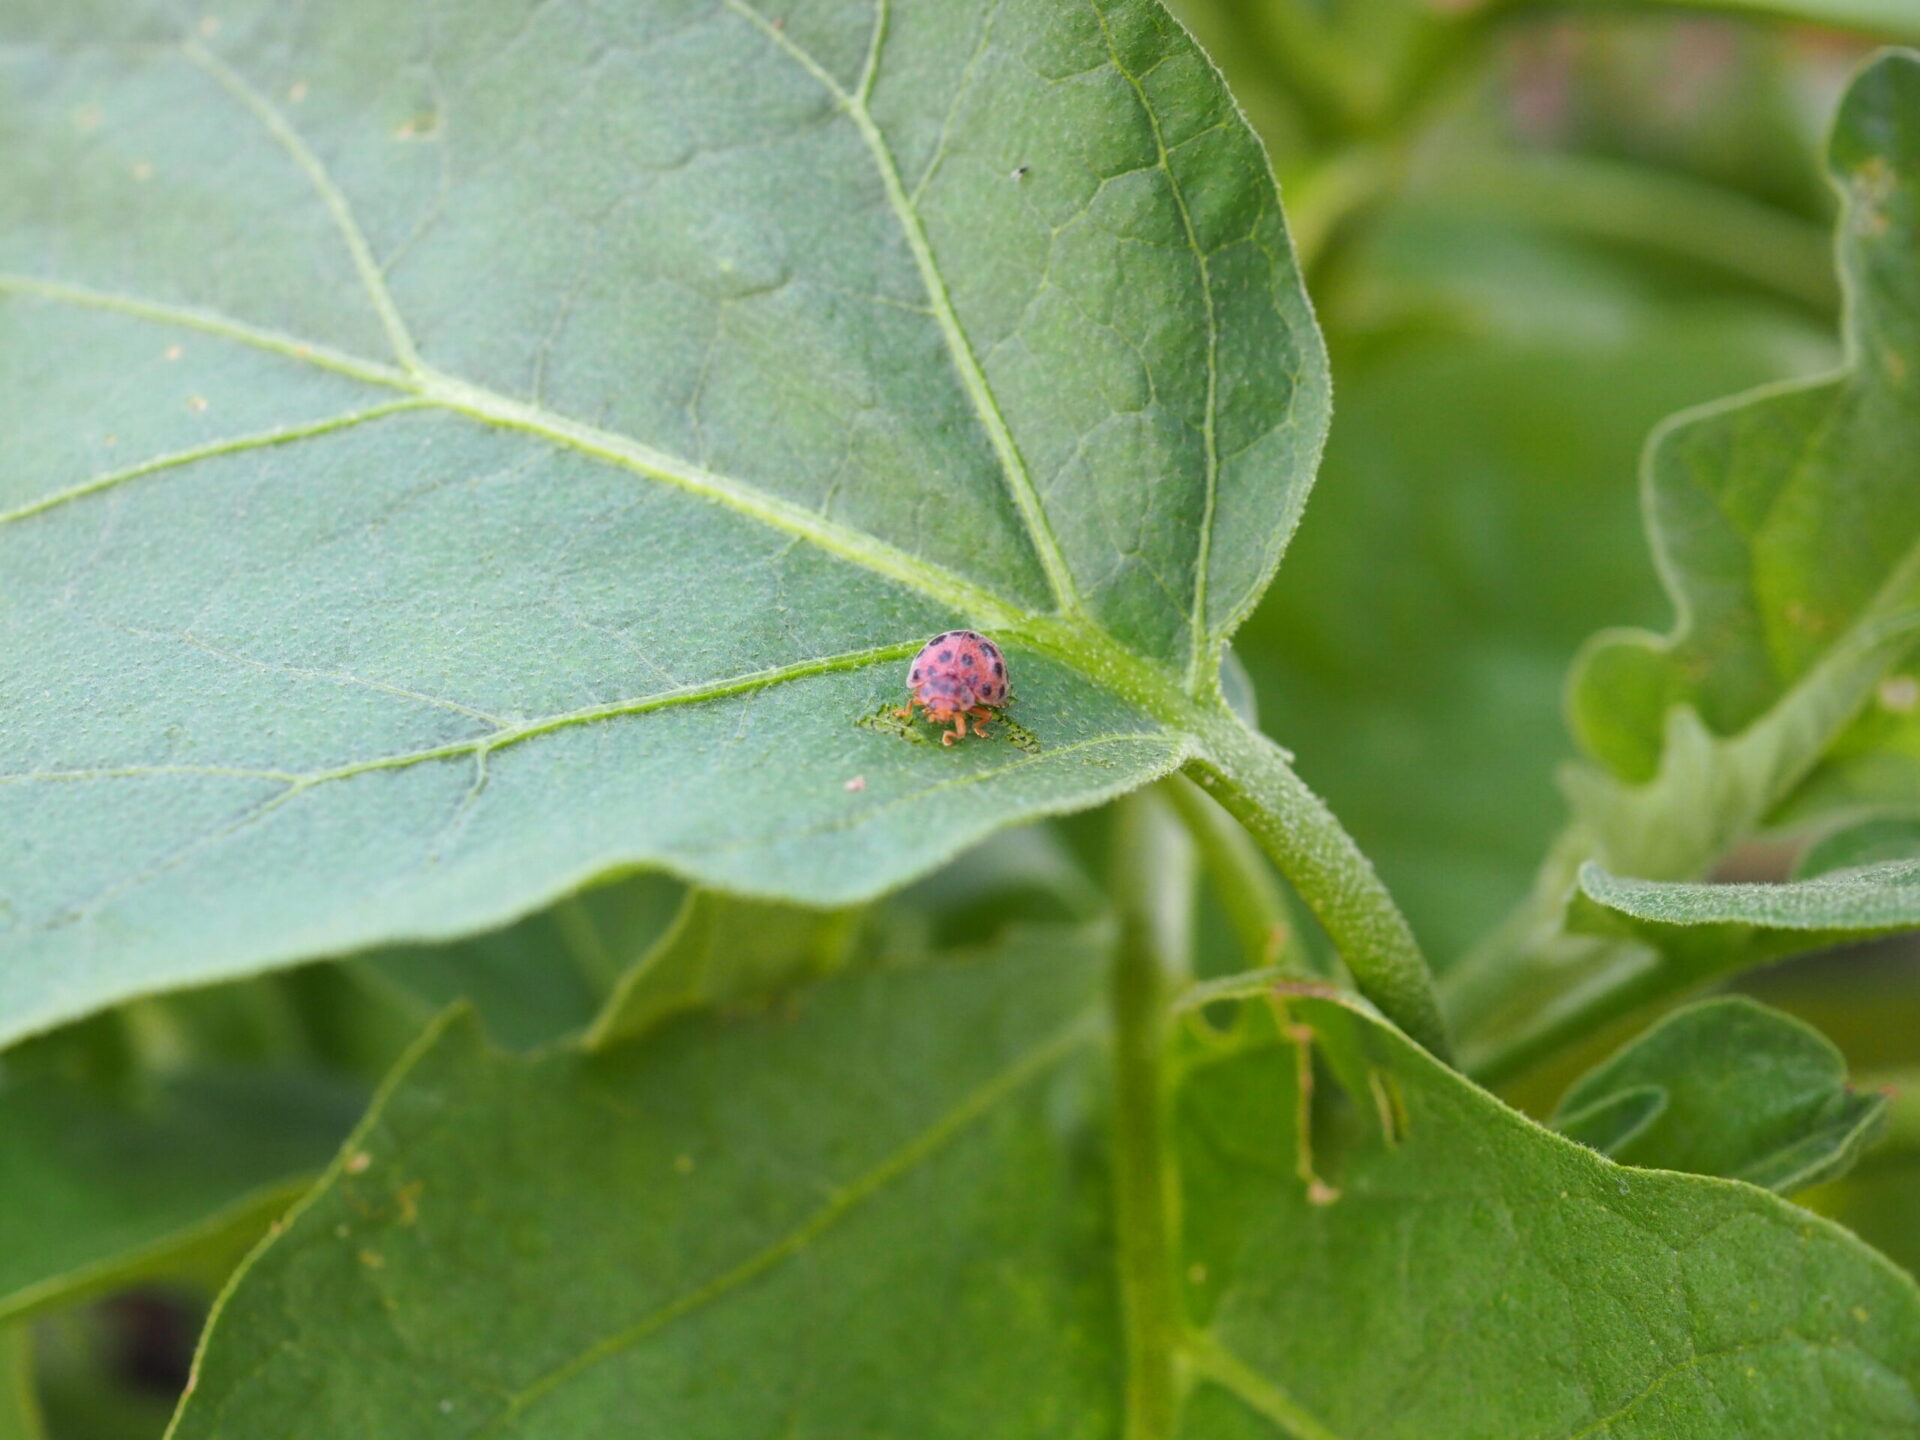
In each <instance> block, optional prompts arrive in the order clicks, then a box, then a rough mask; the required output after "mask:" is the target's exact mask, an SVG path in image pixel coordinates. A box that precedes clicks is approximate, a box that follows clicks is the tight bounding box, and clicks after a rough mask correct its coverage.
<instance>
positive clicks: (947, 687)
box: [894, 630, 1007, 745]
mask: <svg viewBox="0 0 1920 1440" xmlns="http://www.w3.org/2000/svg"><path fill="white" fill-rule="evenodd" d="M907 692H908V694H909V695H910V696H911V697H912V698H911V699H909V700H908V701H907V705H906V708H905V709H904V710H896V711H895V712H894V713H895V714H896V715H899V716H902V717H904V718H909V719H910V718H912V715H913V709H914V706H916V705H917V706H919V707H920V708H921V709H922V710H925V711H926V712H927V719H929V720H931V721H932V722H933V723H934V724H936V725H946V724H949V723H951V724H952V725H953V729H951V730H949V731H947V732H946V733H945V734H944V735H942V736H941V737H940V743H941V744H943V745H951V744H953V742H954V741H956V740H959V739H962V738H964V737H965V735H966V733H967V721H968V720H969V719H971V720H972V721H973V732H974V734H976V735H985V734H986V733H987V728H986V724H985V722H986V721H988V720H991V719H993V718H994V713H995V711H997V710H998V709H999V708H1000V707H1001V706H1002V705H1004V704H1006V703H1007V662H1006V658H1005V657H1004V656H1003V655H1001V653H1000V647H999V646H997V645H995V644H994V643H993V642H992V641H991V640H989V639H987V637H986V636H984V635H982V634H980V633H979V632H978V631H975V630H943V631H941V632H940V633H939V634H938V635H936V636H934V637H933V638H932V639H931V640H929V641H927V643H926V644H924V645H922V646H921V647H920V653H919V654H918V655H915V656H914V657H913V664H912V665H911V666H909V667H908V669H907Z"/></svg>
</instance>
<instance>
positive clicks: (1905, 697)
mask: <svg viewBox="0 0 1920 1440" xmlns="http://www.w3.org/2000/svg"><path fill="white" fill-rule="evenodd" d="M1879 700H1880V708H1881V709H1883V710H1891V711H1892V712H1893V713H1894V714H1896V715H1911V714H1912V713H1913V711H1914V708H1915V707H1916V706H1920V680H1916V679H1915V678H1914V677H1913V676H1911V675H1889V676H1888V677H1887V678H1886V679H1884V680H1882V681H1881V682H1880V690H1879Z"/></svg>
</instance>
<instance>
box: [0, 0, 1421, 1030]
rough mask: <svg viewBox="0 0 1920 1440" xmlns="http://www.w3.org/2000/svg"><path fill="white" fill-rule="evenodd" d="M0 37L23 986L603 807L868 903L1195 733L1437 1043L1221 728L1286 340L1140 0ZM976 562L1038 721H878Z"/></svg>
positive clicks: (1275, 512)
mask: <svg viewBox="0 0 1920 1440" xmlns="http://www.w3.org/2000/svg"><path fill="white" fill-rule="evenodd" d="M0 89H3V90H4V93H6V94H7V95H8V96H9V97H10V100H9V103H8V109H7V113H6V125H7V137H8V139H7V144H6V146H5V149H4V152H0V190H4V191H5V193H7V195H8V196H9V197H10V207H9V222H8V226H7V229H6V231H5V233H4V234H3V235H0V307H4V308H3V309H0V315H4V317H5V320H4V327H0V375H4V377H5V380H6V383H5V384H4V385H0V435H4V436H5V437H6V438H5V445H6V451H5V454H6V459H7V462H8V463H7V464H6V465H5V466H4V467H0V573H4V574H5V575H6V576H7V582H8V583H7V586H6V589H5V592H4V594H0V634H3V635H4V636H5V643H4V644H0V946H4V952H5V959H6V964H5V966H4V970H3V971H0V973H3V974H4V976H5V979H4V981H0V1038H5V1037H12V1036H18V1035H21V1034H25V1033H29V1032H31V1031H34V1030H37V1029H40V1028H42V1027H45V1026H47V1025H50V1024H52V1023H54V1022H55V1021H57V1020H59V1019H61V1018H63V1017H67V1016H71V1015H76V1014H79V1013H82V1012H85V1011H87V1010H90V1009H93V1008H95V1007H98V1006H100V1005H103V1004H106V1003H109V1002H111V1001H113V1000H115V999H117V998H120V997H124V996H127V995H132V994H139V993H145V992H150V991H154V990H158V989H163V988H168V987H173V986H178V985H182V984H188V983H200V982H205V981H208V980H212V979H215V978H219V977H223V976H230V975H234V974H239V973H244V972H248V971H252V970H256V969H259V968H261V967H264V966H268V965H274V964H282V963H287V962H291V961H294V960H298V959H301V958H305V957H309V956H315V955H322V954H338V953H342V952H346V951H350V950H354V949H358V948H361V947H365V946H368V945H371V944H375V943H384V942H390V941H395V940H415V939H438V938H444V937H448V936H453V935H457V934H463V933H469V932H473V931H476V930H480V929H484V928H487V927H490V926H497V925H500V924H502V923H504V922H507V921H509V920H512V919H513V918H515V917H516V916H519V915H522V914H524V913H527V912H528V911H529V910H531V909H533V908H535V907H536V906H538V905H539V904H541V903H543V902H544V901H546V900H548V899H550V898H551V897H553V896H555V895H558V894H560V893H562V892H564V891H567V890H570V889H572V888H576V887H577V886H579V885H580V884H581V883H582V882H583V881H585V880H587V879H589V878H591V877H594V876H596V875H599V874H601V873H603V872H606V871H608V870H610V869H615V868H627V867H645V868H660V869H666V870H670V871H672V872H674V873H676V874H679V875H682V876H684V877H687V878H689V879H692V880H695V881H698V882H700V883H703V884H707V885H710V886H714V887H718V888H724V889H729V890H738V891H744V892H748V893H751V894H755V895H758V896H761V897H764V898H778V899H786V900H799V901H807V902H811V903H815V904H826V905H838V904H844V903H848V902H851V901H853V900H856V899H860V898H864V897H868V896H872V895H874V894H877V893H879V892H881V891H884V890H886V889H888V888H890V887H894V886H897V885H899V884H900V883H902V882H904V881H906V880H907V879H909V878H911V877H913V876H915V875H917V874H920V873H922V872H924V871H926V870H927V869H929V868H930V867H932V866H933V865H935V864H937V863H938V862H939V861H941V860H943V859H945V858H947V857H949V856H951V855H953V854H955V853H956V852H958V851H959V850H960V849H962V848H963V847H965V846H966V845H968V844H969V843H971V842H973V841H974V840H976V839H978V838H979V837H981V836H982V835H984V834H986V833H987V832H989V831H991V830H993V829H996V828H998V827H1001V826H1004V825H1006V824H1008V823H1010V822H1013V821H1017V820H1020V819H1023V818H1029V817H1033V816H1037V815H1042V814H1048V813H1054V812H1060V811H1066V810H1072V809H1077V808H1083V807H1086V806H1089V805H1092V804H1095V803H1097V802H1099V801H1101V800H1104V799H1106V798H1109V797H1111V796H1113V795H1116V794H1118V793H1121V792H1123V791H1125V790H1127V789H1130V788H1132V787H1134V786H1137V785H1139V784H1141V783H1142V782H1144V781H1146V780H1148V779H1149V778H1151V777H1153V776H1155V775H1158V774H1161V773H1163V772H1165V771H1167V770H1169V769H1171V768H1173V767H1174V766H1176V765H1178V764H1180V763H1181V762H1182V761H1184V760H1187V759H1189V758H1190V757H1201V758H1207V757H1211V759H1212V761H1213V762H1215V764H1216V768H1219V769H1222V770H1230V771H1233V772H1235V774H1234V775H1232V776H1229V777H1228V778H1229V780H1235V779H1236V777H1237V783H1239V786H1240V788H1241V789H1242V790H1243V791H1244V790H1245V789H1246V786H1247V783H1249V782H1250V781H1251V783H1254V784H1255V785H1256V786H1259V787H1265V789H1266V790H1267V791H1268V792H1269V796H1270V797H1271V795H1272V794H1279V795H1281V796H1282V797H1283V799H1284V803H1286V804H1288V805H1291V806H1293V807H1294V808H1295V809H1300V808H1301V807H1306V808H1307V809H1308V810H1309V811H1311V816H1310V821H1311V823H1300V822H1297V821H1295V820H1288V821H1287V822H1286V823H1282V821H1281V819H1280V818H1279V817H1277V816H1276V817H1275V819H1274V820H1273V823H1272V824H1270V825H1269V826H1268V827H1267V828H1266V829H1265V831H1264V832H1263V833H1264V835H1265V837H1266V839H1267V843H1268V844H1269V847H1270V848H1275V847H1285V846H1288V845H1292V846H1294V847H1295V848H1296V850H1297V851H1298V853H1299V857H1300V858H1299V863H1301V864H1303V865H1306V866H1308V867H1309V868H1313V869H1314V873H1315V874H1316V875H1318V876H1321V877H1323V878H1322V880H1321V881H1320V882H1318V883H1316V884H1315V885H1314V886H1313V887H1312V888H1313V889H1314V891H1315V894H1316V896H1319V897H1320V898H1318V899H1316V901H1315V903H1316V904H1320V905H1322V906H1324V907H1327V908H1331V909H1332V910H1333V911H1334V912H1335V919H1334V921H1333V923H1331V924H1330V929H1333V930H1334V931H1335V933H1336V936H1337V937H1341V936H1345V937H1347V938H1352V939H1353V940H1354V944H1353V946H1352V947H1351V948H1357V949H1359V950H1361V951H1364V952H1371V951H1374V950H1378V951H1379V952H1380V953H1381V954H1383V955H1384V956H1386V957H1387V962H1388V968H1390V969H1393V970H1395V971H1396V973H1399V974H1401V975H1403V976H1404V977H1406V978H1405V981H1404V983H1399V982H1395V983H1390V984H1388V985H1386V986H1384V987H1380V993H1381V995H1382V1001H1381V1003H1382V1004H1383V1005H1386V1006H1388V1007H1389V1008H1390V1009H1391V1010H1392V1011H1393V1013H1395V1014H1397V1015H1401V1016H1402V1017H1403V1019H1404V1020H1405V1023H1407V1024H1408V1026H1409V1028H1410V1030H1411V1031H1413V1032H1414V1033H1417V1034H1420V1035H1422V1037H1423V1038H1425V1039H1427V1040H1429V1041H1430V1042H1431V1043H1433V1044H1436V1045H1438V1044H1440V1043H1441V1042H1440V1040H1439V1027H1438V1023H1437V1018H1436V1012H1435V1010H1434V1007H1433V1005H1432V1003H1431V998H1430V996H1429V995H1427V994H1426V991H1425V989H1424V980H1423V978H1421V971H1420V966H1419V961H1418V957H1417V952H1416V951H1415V950H1414V948H1413V946H1412V943H1411V939H1410V937H1409V936H1407V934H1406V932H1405V929H1404V926H1402V925H1399V923H1398V921H1397V917H1394V916H1392V915H1391V912H1390V910H1389V909H1387V908H1386V906H1385V902H1384V899H1383V897H1381V896H1380V894H1379V891H1378V886H1377V884H1376V883H1375V882H1373V880H1372V877H1371V874H1370V872H1368V871H1366V870H1365V868H1364V862H1363V861H1361V860H1360V859H1359V857H1358V856H1357V855H1356V854H1354V853H1353V851H1352V847H1351V845H1350V844H1348V843H1346V842H1345V840H1344V836H1339V835H1338V832H1337V827H1335V826H1333V824H1332V821H1331V819H1330V817H1326V816H1325V814H1324V811H1321V810H1319V809H1318V808H1317V802H1315V801H1313V799H1312V797H1311V795H1310V794H1308V793H1307V792H1305V791H1304V789H1303V788H1300V787H1298V786H1297V784H1294V785H1292V786H1289V785H1288V784H1287V783H1286V780H1285V778H1284V777H1281V776H1278V775H1277V774H1276V773H1275V772H1274V771H1273V769H1272V766H1274V765H1277V764H1278V761H1277V759H1275V757H1273V756H1271V755H1264V754H1263V752H1262V751H1261V750H1260V749H1259V747H1258V746H1257V745H1255V744H1254V743H1253V742H1251V741H1249V740H1247V739H1246V737H1245V736H1244V734H1242V733H1241V732H1240V728H1239V726H1238V724H1237V722H1231V725H1232V728H1231V730H1230V731H1229V730H1227V729H1226V728H1224V727H1226V726H1227V725H1228V724H1229V721H1228V718H1227V713H1226V711H1225V708H1224V705H1223V704H1222V703H1221V701H1220V700H1219V696H1218V682H1217V665H1218V658H1219V654H1220V651H1221V648H1222V646H1223V645H1224V643H1225V640H1226V637H1227V635H1228V634H1229V633H1230V632H1231V631H1232V630H1233V628H1234V627H1235V625H1236V624H1237V623H1238V621H1239V619H1240V617H1241V616H1242V615H1243V614H1244V613H1245V612H1246V610H1247V609H1248V608H1249V607H1250V606H1251V604H1252V603H1253V601H1254V600H1255V598H1256V597H1257V595H1258V594H1259V592H1260V590H1261V589H1262V588H1263V586H1264V585H1265V583H1266V580H1267V578H1268V576H1269V575H1270V574H1271V572H1272V570H1273V568H1274V566H1275V565H1276V564H1277V563H1278V560H1279V556H1280V552H1281V550H1282V548H1283V547H1284V545H1285V542H1286V539H1287V537H1288V535H1289V534H1290V532H1291V530H1292V528H1293V526H1294V523H1295V521H1296V520H1297V518H1298V516H1299V514H1300V510H1301V507H1302V506H1303V504H1304V502H1305V498H1306V493H1307V487H1308V484H1309V482H1310V478H1311V473H1312V469H1313V465H1314V463H1315V460H1316V458H1317V455H1318V451H1319V447H1320V443H1321V438H1322V435H1323V433H1324V430H1325V425H1326V417H1327V406H1328V390H1327V380H1326V369H1325V362H1324V357H1323V352H1322V347H1321V342H1320V338H1319V335H1318V333H1317V331H1316V330H1315V328H1314V325H1313V321H1312V318H1311V315H1310V313H1309V310H1308V307H1307V302H1306V297H1305V295H1304V293H1303V292H1302V290H1301V287H1300V283H1299V278H1298V275H1297V273H1296V271H1295V268H1294V265H1293V261H1292V258H1291V253H1290V250H1289V245H1288V241H1287V236H1286V233H1285V230H1284V228H1283V225H1282V221H1281V216H1280V210H1279V205H1278V201H1277V197H1276V194H1275V191H1274V187H1273V183H1272V179H1271V176H1270V173H1269V171H1268V168H1267V166H1266V163H1265V161H1264V158H1263V157H1262V155H1261V152H1260V148H1259V145H1258V143H1257V142H1256V141H1255V139H1254V138H1253V136H1252V135H1251V133H1250V132H1249V131H1248V130H1247V128H1246V125H1245V124H1244V122H1243V121H1242V120H1241V118H1240V117H1239V115H1238V113H1237V111H1236V110H1235V107H1234V105H1233V102H1232V100H1231V98H1230V97H1229V96H1228V95H1227V93H1226V91H1225V89H1224V87H1223V86H1222V84H1221V82H1220V80H1219V78H1218V76H1217V75H1216V74H1215V73H1214V71H1213V70H1212V68H1211V67H1210V66H1209V65H1208V64H1207V62H1206V61H1205V59H1204V58H1203V57H1202V56H1201V55H1200V53H1199V52H1198V50H1197V49H1196V48H1195V47H1194V45H1193V44H1192V42H1191V41H1190V40H1189V39H1188V37H1187V36H1186V35H1185V33H1184V32H1183V31H1181V30H1180V29H1179V28H1178V27H1177V26H1176V25H1175V24H1174V23H1173V22H1172V21H1171V20H1170V19H1169V18H1168V16H1167V15H1166V14H1165V12H1164V11H1163V10H1161V9H1160V8H1159V6H1158V5H1157V4H1156V3H1154V0H1099V3H1095V4H1087V5H1083V6H1070V7H1067V8H1064V9H1063V8H1061V7H1060V6H1058V5H1056V4H1054V3H1052V0H1001V3H998V4H990V3H988V0H967V3H956V0H892V3H884V0H883V3H881V4H880V5H878V7H875V6H873V5H870V4H868V3H865V0H860V3H854V0H837V3H829V4H820V5H811V4H809V5H794V6H782V7H770V8H768V9H766V10H764V11H763V10H759V9H756V8H754V7H753V6H752V5H751V4H749V3H748V0H725V3H722V4H719V5H716V6H682V5H679V4H663V5H658V6H649V7H646V8H644V9H641V10H632V9H630V8H626V7H614V8H607V7H603V6H592V5H588V4H586V3H584V0H570V3H564V4H555V5H551V6H547V7H543V8H541V9H539V10H538V11H536V12H534V13H533V14H531V15H530V16H529V17H527V18H526V19H525V21H524V23H522V22H521V21H518V20H510V19H508V18H507V17H505V16H504V15H501V14H497V13H495V12H493V11H480V10H474V9H472V8H468V7H461V8H459V9H457V10H455V11H445V10H443V9H441V8H438V7H434V6H431V5H428V4H426V3H424V0H409V3H400V4H394V3H387V0H382V3H378V4H376V3H372V0H355V3H350V4H341V5H331V6H327V7H325V8H324V9H323V10H321V11H316V12H313V13H311V14H308V13H303V12H298V11H293V10H288V9H287V8H286V7H284V6H281V5H277V4H271V3H267V0H242V3H238V4H235V5H230V6H223V7H221V9H220V11H219V12H218V14H217V15H216V14H213V13H211V12H210V13H209V14H208V16H207V17H206V19H205V20H204V21H203V22H202V23H200V24H198V25H197V26H196V27H195V29H194V31H193V32H192V33H191V34H182V33H180V32H178V31H177V30H175V29H174V28H173V27H172V25H171V23H170V22H169V21H168V20H167V19H166V18H165V14H164V13H163V12H161V11H155V10H148V9H143V8H135V7H127V6H125V5H121V4H118V3H109V0H83V3H79V4H75V3H72V0H28V3H25V4H13V5H10V6H9V7H8V8H7V10H6V12H5V15H4V17H0ZM962 623H965V624H971V625H974V626H976V627H980V628H985V629H989V630H992V631H994V632H995V633H996V634H997V635H998V637H999V638H1000V639H1001V640H1002V641H1003V642H1004V644H1005V646H1006V649H1007V653H1008V657H1009V662H1010V668H1011V670H1012V672H1013V680H1014V685H1015V690H1016V692H1017V696H1018V699H1017V703H1016V704H1015V705H1014V707H1013V716H1014V718H1015V719H1017V720H1018V721H1019V722H1020V724H1021V725H1023V726H1024V727H1025V728H1026V729H1027V730H1028V731H1030V732H1032V734H1033V735H1034V736H1035V737H1037V740H1038V743H1039V751H1038V753H1034V754H1030V753H1027V752H1026V751H1024V750H1021V749H1019V748H1016V747H1015V746H1013V745H1011V744H1009V743H1008V742H1007V740H1006V738H1005V735H1004V733H1003V734H1002V735H1001V736H999V737H997V738H995V739H993V740H981V741H977V742H975V741H969V742H968V743H966V744H962V745H958V746H955V747H953V748H951V749H946V748H941V747H939V746H929V745H924V744H922V745H910V744H906V743H903V742H902V741H901V740H900V739H899V738H898V737H897V736H894V735H889V734H885V733H881V732H879V731H876V730H875V729H870V728H861V727H858V726H857V725H856V723H855V722H856V721H857V720H859V719H861V718H862V717H864V716H867V715H869V714H871V713H872V712H874V711H875V710H876V709H877V708H878V707H880V706H882V705H885V704H888V703H894V704H897V703H898V702H899V701H900V699H901V698H902V696H903V694H904V674H903V672H904V668H905V661H906V660H907V658H908V657H909V656H910V655H912V654H913V653H914V650H915V648H916V647H917V646H918V645H919V643H920V642H921V641H922V640H923V639H924V638H925V637H926V636H927V635H928V634H929V633H930V632H934V631H937V630H940V629H943V628H946V627H950V626H953V625H957V624H962ZM1203 752H1204V753H1203ZM1276 787H1277V789H1276ZM1247 803H1255V802H1247ZM1275 803H1281V802H1279V801H1276V802H1275ZM1329 864H1331V865H1333V866H1334V867H1335V868H1334V870H1333V871H1329V870H1328V869H1327V866H1328V865H1329ZM1329 876H1330V877H1331V878H1326V877H1329ZM1356 877H1357V879H1358V880H1359V882H1360V883H1359V884H1358V885H1357V886H1356V885H1354V884H1352V883H1347V882H1349V881H1351V880H1353V879H1355V878H1356ZM1355 895H1361V896H1363V897H1364V901H1363V903H1362V902H1356V901H1355V900H1354V896H1355ZM1366 915H1372V916H1374V917H1375V919H1376V920H1377V921H1378V923H1372V922H1367V921H1365V920H1364V917H1365V916H1366ZM1355 937H1357V938H1355ZM1348 959H1349V963H1350V964H1351V965H1353V967H1354V969H1355V973H1356V974H1357V975H1358V976H1359V977H1360V979H1361V980H1362V982H1363V983H1371V981H1370V975H1371V973H1372V971H1371V967H1370V966H1369V964H1368V963H1367V955H1366V954H1364V953H1363V954H1361V955H1359V956H1357V957H1356V956H1353V955H1349V957H1348ZM1406 995H1412V996H1414V997H1415V1000H1416V1002H1417V1003H1415V1004H1414V1005H1413V1006H1412V1007H1411V1008H1409V1006H1408V1005H1407V1004H1405V1003H1403V999H1404V996H1406ZM1416 1012H1417V1013H1416Z"/></svg>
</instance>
